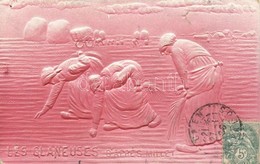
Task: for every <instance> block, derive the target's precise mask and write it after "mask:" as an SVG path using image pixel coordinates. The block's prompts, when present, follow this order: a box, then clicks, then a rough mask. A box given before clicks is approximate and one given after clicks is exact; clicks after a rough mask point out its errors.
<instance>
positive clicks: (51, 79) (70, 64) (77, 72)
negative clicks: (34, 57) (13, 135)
mask: <svg viewBox="0 0 260 164" xmlns="http://www.w3.org/2000/svg"><path fill="white" fill-rule="evenodd" d="M92 53H93V52H86V53H82V52H78V57H74V58H70V59H68V60H65V61H64V62H62V63H61V64H59V65H57V66H54V67H46V68H44V69H43V70H42V74H41V80H42V84H43V85H47V84H51V85H52V88H51V92H50V94H49V96H48V98H47V101H46V103H45V105H44V107H43V108H42V110H40V111H39V112H38V113H37V114H36V115H35V118H40V117H41V116H42V115H44V114H45V113H46V112H48V111H49V110H50V109H52V108H53V106H54V104H55V102H56V100H57V99H58V96H59V94H60V93H61V91H62V88H63V87H64V84H65V83H66V82H70V81H73V80H75V79H77V78H78V77H80V76H81V75H82V74H83V73H85V71H86V70H89V69H92V70H93V71H94V72H98V70H101V69H102V68H103V64H102V63H101V61H100V60H99V59H97V58H95V57H92V56H88V55H91V54H92ZM63 114H66V113H63Z"/></svg>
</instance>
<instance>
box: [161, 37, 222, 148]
mask: <svg viewBox="0 0 260 164" xmlns="http://www.w3.org/2000/svg"><path fill="white" fill-rule="evenodd" d="M159 51H160V53H161V54H162V55H169V56H171V58H172V61H173V63H174V65H175V67H176V70H177V72H178V74H179V76H180V78H181V80H182V83H183V85H181V86H179V87H178V88H177V90H179V92H181V94H182V97H181V98H180V99H179V100H177V101H175V102H173V104H172V107H171V110H170V112H169V117H170V126H169V131H168V137H169V139H170V140H171V139H174V138H175V137H176V131H177V129H178V127H179V125H180V121H181V119H182V118H183V117H185V119H186V124H185V125H186V126H185V127H186V128H187V129H186V132H188V121H189V119H190V118H191V116H192V114H193V113H194V112H195V110H196V109H198V108H199V107H201V106H203V105H205V104H208V103H216V102H219V91H220V87H221V84H222V82H223V80H222V71H221V66H222V62H218V61H216V60H215V59H214V58H213V57H212V56H211V54H210V53H209V52H208V51H207V50H206V49H204V48H203V47H202V46H201V45H199V44H197V43H195V42H193V41H190V40H185V39H176V36H175V34H174V33H167V34H164V35H163V36H162V37H161V38H160V50H159ZM188 138H189V137H188V136H187V137H186V139H187V141H186V142H187V143H188V144H191V143H190V140H189V139H188ZM209 143H211V142H210V141H205V144H209ZM182 148H183V151H185V149H186V148H185V146H180V151H182V150H181V149H182ZM191 150H192V149H191Z"/></svg>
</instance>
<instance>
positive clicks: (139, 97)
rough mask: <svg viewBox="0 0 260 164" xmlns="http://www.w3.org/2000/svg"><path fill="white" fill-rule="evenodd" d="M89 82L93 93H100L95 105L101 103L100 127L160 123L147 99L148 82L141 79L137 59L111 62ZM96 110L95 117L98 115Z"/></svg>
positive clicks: (140, 125) (156, 124) (112, 127)
mask: <svg viewBox="0 0 260 164" xmlns="http://www.w3.org/2000/svg"><path fill="white" fill-rule="evenodd" d="M89 84H90V88H91V90H92V91H93V92H94V93H95V95H96V96H97V97H104V98H100V99H99V101H98V102H99V103H100V105H97V106H103V113H104V119H105V124H104V126H103V128H104V130H107V131H110V130H114V129H118V128H120V129H134V128H140V127H143V126H148V127H151V128H153V127H156V126H158V125H159V124H160V123H161V119H160V117H159V116H158V114H157V113H156V112H155V111H154V110H153V108H152V107H151V105H150V104H149V102H148V100H147V91H145V88H149V87H150V86H151V85H150V84H149V83H147V82H143V73H142V68H141V66H140V65H139V64H138V63H137V62H135V61H132V60H122V61H117V62H113V63H112V64H110V65H108V66H107V67H105V68H104V69H103V70H102V71H101V75H91V76H90V80H89ZM102 94H103V95H102ZM95 104H97V103H95ZM100 114H101V113H99V114H97V115H96V117H99V118H100V116H99V115H100ZM93 116H94V115H93Z"/></svg>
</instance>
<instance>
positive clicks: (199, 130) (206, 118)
mask: <svg viewBox="0 0 260 164" xmlns="http://www.w3.org/2000/svg"><path fill="white" fill-rule="evenodd" d="M224 122H227V123H228V124H223V123H224ZM241 125H242V123H241V121H240V119H239V117H238V116H237V114H236V113H235V112H234V110H232V109H231V108H230V107H228V106H226V105H224V104H220V103H210V104H206V105H203V106H202V107H200V108H198V109H197V110H196V111H195V112H194V113H193V114H192V116H191V119H190V120H189V127H188V130H189V136H190V139H191V142H192V143H193V145H205V144H211V143H214V142H216V141H220V140H221V139H222V136H223V133H225V131H226V129H229V128H230V127H238V128H241Z"/></svg>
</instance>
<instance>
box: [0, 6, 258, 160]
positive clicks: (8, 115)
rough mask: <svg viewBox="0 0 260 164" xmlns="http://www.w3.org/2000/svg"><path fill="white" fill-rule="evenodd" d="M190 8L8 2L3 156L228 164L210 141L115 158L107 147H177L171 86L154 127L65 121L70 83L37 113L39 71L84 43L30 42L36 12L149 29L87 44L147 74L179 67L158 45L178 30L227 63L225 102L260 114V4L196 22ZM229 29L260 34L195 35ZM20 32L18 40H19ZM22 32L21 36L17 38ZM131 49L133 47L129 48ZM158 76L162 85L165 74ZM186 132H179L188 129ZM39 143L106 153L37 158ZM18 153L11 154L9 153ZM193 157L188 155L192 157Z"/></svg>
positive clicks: (2, 52)
mask: <svg viewBox="0 0 260 164" xmlns="http://www.w3.org/2000/svg"><path fill="white" fill-rule="evenodd" d="M184 13H185V12H184V9H183V8H178V9H174V8H165V9H164V10H163V11H162V12H160V13H157V14H149V15H138V14H129V15H111V16H108V15H107V14H104V13H102V12H99V11H97V10H95V7H86V8H79V9H65V10H59V9H53V8H50V9H48V8H39V7H36V6H34V7H30V6H27V7H26V8H23V9H19V10H12V9H10V8H7V7H4V6H0V24H1V29H0V63H8V67H9V72H8V74H5V73H4V72H3V69H1V70H0V159H1V160H2V161H4V162H5V163H78V161H79V160H81V163H194V161H195V160H196V162H197V163H221V161H222V146H221V145H219V144H214V145H208V146H204V147H202V148H201V151H199V152H198V153H195V154H188V153H181V152H177V151H175V152H174V155H172V156H170V157H148V156H142V157H107V156H106V155H107V154H106V150H109V149H111V148H113V149H117V150H122V149H123V150H141V151H142V152H149V151H166V150H169V151H173V144H174V143H171V142H169V141H168V140H167V139H166V132H167V126H168V123H167V112H168V110H169V105H170V104H171V102H172V101H174V100H175V99H176V97H175V93H174V92H173V91H171V90H167V89H166V91H165V93H164V94H163V96H162V97H160V98H159V99H158V98H153V99H152V100H151V101H150V102H151V104H152V105H153V107H154V109H155V111H156V112H157V113H158V114H159V115H160V116H161V118H162V121H163V122H162V124H161V125H160V126H158V127H156V128H154V129H150V128H148V127H144V128H141V129H133V130H127V131H124V130H120V129H119V130H115V131H111V132H106V131H103V130H102V129H101V128H100V129H99V131H98V136H97V137H96V138H91V137H90V136H89V134H88V130H89V128H90V123H91V120H64V119H62V118H61V117H60V115H59V112H60V111H64V110H65V111H66V110H67V109H68V104H67V88H66V87H65V88H64V90H63V92H62V94H61V95H60V97H59V99H58V101H57V103H56V104H55V106H54V108H53V109H52V110H51V111H49V112H48V113H47V114H46V115H44V116H43V117H42V118H40V119H38V120H35V119H33V117H34V115H35V114H36V112H37V111H38V110H40V109H41V108H42V106H43V104H44V102H45V100H46V98H47V95H48V93H49V90H50V87H49V86H47V87H43V86H41V84H40V79H39V75H40V72H41V69H42V68H43V67H45V66H52V65H56V64H59V63H60V62H62V61H63V60H65V59H68V58H70V57H71V54H72V53H73V52H75V51H76V50H78V49H77V48H76V47H75V46H74V44H73V43H72V42H70V43H67V44H60V45H58V44H57V45H55V44H48V43H46V42H41V43H37V42H27V41H23V40H22V37H23V35H22V34H23V28H24V26H25V24H26V23H27V21H29V20H30V19H31V18H32V17H35V16H39V17H43V18H45V19H46V20H48V21H53V20H57V19H66V20H68V21H69V22H70V23H71V25H72V26H73V27H79V26H84V25H87V26H90V27H92V28H93V29H102V30H104V31H105V32H106V33H107V35H108V36H110V37H112V38H116V37H118V36H120V35H127V36H126V37H127V38H131V35H132V34H133V32H134V31H136V30H139V29H146V30H148V31H149V34H150V36H152V39H151V44H149V45H148V46H146V47H129V46H126V45H125V46H104V47H95V48H91V49H87V48H84V49H83V50H94V51H97V52H99V53H101V54H103V55H104V56H105V58H106V61H105V65H107V64H109V63H111V62H112V61H117V60H122V59H132V60H136V61H138V62H139V63H140V64H141V65H142V67H143V70H144V74H145V78H146V79H147V80H150V81H152V82H153V81H155V77H157V78H159V79H165V78H166V77H167V76H169V74H170V73H175V72H176V71H175V70H174V65H173V63H172V61H171V60H170V58H167V57H162V56H160V54H159V51H158V40H159V37H160V36H161V35H162V34H164V33H166V32H175V33H176V35H177V37H179V38H186V39H190V40H193V41H195V42H198V43H199V44H201V45H202V46H203V47H205V48H206V49H207V50H208V51H209V52H210V53H211V54H212V56H213V57H214V58H215V59H217V60H220V61H223V63H224V73H225V74H224V80H225V81H224V83H223V87H222V92H221V93H222V99H221V102H222V103H223V104H225V105H227V106H229V107H231V108H232V109H233V110H234V111H235V112H236V113H237V114H238V115H239V117H240V118H241V120H242V121H253V120H254V121H259V120H260V111H259V63H260V60H259V47H258V45H259V39H258V36H259V33H258V31H259V16H258V15H259V10H257V12H255V13H244V14H216V13H213V14H209V13H190V14H189V15H188V19H189V20H190V22H191V23H190V24H189V23H188V22H187V21H186V20H185V19H183V17H181V15H182V14H184ZM224 29H230V30H240V31H242V32H247V31H250V30H255V31H257V37H253V38H249V39H241V38H240V39H237V40H234V41H232V40H229V39H223V40H219V39H213V40H211V41H210V42H207V41H205V40H196V39H194V38H193V37H192V34H200V33H205V32H206V31H210V32H212V31H222V30H224ZM12 38H16V39H12ZM17 38H21V39H17ZM126 49H127V50H126ZM156 83H157V84H158V85H159V86H162V81H161V80H157V81H156ZM183 135H184V134H183V133H179V138H177V139H176V142H178V140H179V139H180V138H181V137H182V136H183ZM7 146H9V147H11V148H12V149H13V148H14V146H19V147H20V148H21V146H26V149H27V151H28V152H27V155H26V156H25V157H23V156H21V155H17V156H16V155H15V153H14V152H12V153H11V157H8V154H7V152H8V151H7ZM35 146H43V147H44V148H45V149H46V148H47V147H48V146H68V147H73V146H88V147H91V148H93V147H97V150H98V153H99V156H98V157H94V156H74V157H73V156H69V157H57V158H54V157H53V156H48V157H41V158H38V157H35V156H34V155H33V153H34V150H33V149H34V148H35ZM9 155H10V154H9ZM184 161H185V162H184Z"/></svg>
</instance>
